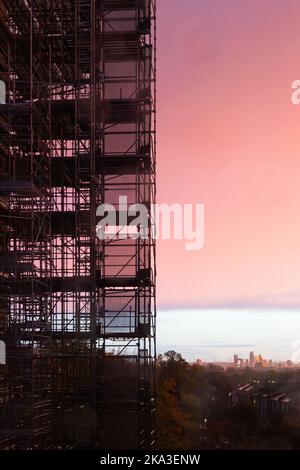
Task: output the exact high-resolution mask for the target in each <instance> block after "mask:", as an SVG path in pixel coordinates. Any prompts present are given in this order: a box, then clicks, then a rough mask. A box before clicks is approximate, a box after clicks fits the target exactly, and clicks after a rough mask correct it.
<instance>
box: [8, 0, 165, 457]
mask: <svg viewBox="0 0 300 470" xmlns="http://www.w3.org/2000/svg"><path fill="white" fill-rule="evenodd" d="M155 23H156V2H155V1H154V0H122V1H121V0H69V1H62V0H45V1H43V2H40V1H38V0H2V1H0V80H2V81H3V82H4V83H5V86H6V102H5V103H0V228H1V239H0V338H3V339H4V340H5V342H6V345H7V365H6V366H2V368H1V369H0V448H2V449H50V448H59V449H72V448H74V449H75V448H98V449H101V448H106V449H126V448H128V449H134V448H145V449H148V448H151V447H153V446H154V442H155V420H154V415H155V373H154V366H155V357H156V350H155V318H156V309H155V277H156V270H155V240H154V230H153V225H154V220H153V219H154V214H153V213H152V207H153V204H154V203H155V197H156V180H155V168H156V118H155V116H156V45H155V44H156V33H155V31H156V29H155ZM120 196H123V198H124V197H126V198H127V201H128V205H132V204H143V205H144V206H145V207H147V209H148V227H147V229H148V232H147V233H148V235H147V236H146V237H143V238H142V237H138V234H139V233H140V232H141V230H144V229H145V228H141V227H140V226H139V225H137V226H136V227H135V228H134V230H135V232H136V234H137V236H136V237H135V238H132V237H131V238H130V237H129V236H128V237H127V238H122V237H119V236H118V235H119V233H120V232H119V231H120V230H122V229H124V228H126V227H124V223H123V222H121V220H122V213H123V210H124V208H123V205H122V204H121V203H120V201H119V197H120ZM103 203H105V204H110V205H114V207H116V211H117V218H118V222H117V225H118V230H117V231H116V234H115V236H114V237H113V238H109V239H108V238H106V239H104V240H100V239H99V238H98V237H97V230H96V228H97V224H98V223H99V221H101V219H99V217H97V215H96V212H97V207H98V206H99V205H100V204H103Z"/></svg>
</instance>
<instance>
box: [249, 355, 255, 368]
mask: <svg viewBox="0 0 300 470" xmlns="http://www.w3.org/2000/svg"><path fill="white" fill-rule="evenodd" d="M249 365H250V367H254V366H255V356H254V352H253V351H251V352H250V354H249Z"/></svg>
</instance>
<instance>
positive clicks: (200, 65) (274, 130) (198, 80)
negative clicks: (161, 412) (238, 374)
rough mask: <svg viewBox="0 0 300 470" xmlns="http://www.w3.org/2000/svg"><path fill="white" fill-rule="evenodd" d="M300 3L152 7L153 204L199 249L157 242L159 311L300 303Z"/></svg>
mask: <svg viewBox="0 0 300 470" xmlns="http://www.w3.org/2000/svg"><path fill="white" fill-rule="evenodd" d="M299 24H300V1H299V0H285V1H284V2H283V1H282V0H243V1H241V0H158V202H161V203H162V202H166V203H174V202H179V203H193V204H196V203H204V204H205V244H204V249H203V250H202V251H200V252H187V251H186V250H185V249H184V243H183V242H181V241H159V243H158V307H159V309H161V310H164V309H166V310H174V309H175V310H176V309H182V308H185V309H186V308H194V309H198V308H199V309H200V308H216V307H220V308H235V309H236V308H265V309H274V308H276V309H280V308H281V309H284V308H285V309H296V308H297V307H300V247H299V243H300V219H299V203H300V177H299V175H300V105H299V106H295V105H293V104H292V102H291V94H292V89H291V83H292V82H293V81H294V80H296V79H300V28H299Z"/></svg>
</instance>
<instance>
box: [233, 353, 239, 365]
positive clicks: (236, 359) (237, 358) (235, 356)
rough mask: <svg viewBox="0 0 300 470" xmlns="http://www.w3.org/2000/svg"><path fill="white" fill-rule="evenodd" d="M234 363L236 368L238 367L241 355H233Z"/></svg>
mask: <svg viewBox="0 0 300 470" xmlns="http://www.w3.org/2000/svg"><path fill="white" fill-rule="evenodd" d="M233 364H234V367H235V368H238V365H239V356H238V355H237V354H235V355H234V356H233Z"/></svg>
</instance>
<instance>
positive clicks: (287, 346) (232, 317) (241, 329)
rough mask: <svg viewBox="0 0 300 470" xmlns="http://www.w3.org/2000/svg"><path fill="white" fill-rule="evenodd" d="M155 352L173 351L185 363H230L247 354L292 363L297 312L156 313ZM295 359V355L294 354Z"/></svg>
mask: <svg viewBox="0 0 300 470" xmlns="http://www.w3.org/2000/svg"><path fill="white" fill-rule="evenodd" d="M157 334H158V338H157V339H158V352H159V353H163V352H166V351H167V350H170V349H174V350H175V351H177V352H179V353H181V354H182V356H183V357H184V358H185V359H186V360H188V361H195V360H196V359H202V360H203V361H205V362H222V361H223V362H232V357H233V355H234V354H238V355H239V356H240V357H246V356H248V354H249V352H250V351H254V352H255V353H256V354H259V353H260V354H262V356H264V357H266V358H270V359H272V360H274V361H278V362H280V361H287V360H292V358H293V355H294V354H295V346H296V347H297V346H298V347H299V345H297V341H299V339H300V312H298V311H296V310H281V309H277V310H264V309H235V310H229V309H203V310H191V309H185V310H184V309H181V310H170V311H169V310H159V311H158V330H157ZM298 357H299V354H298Z"/></svg>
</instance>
